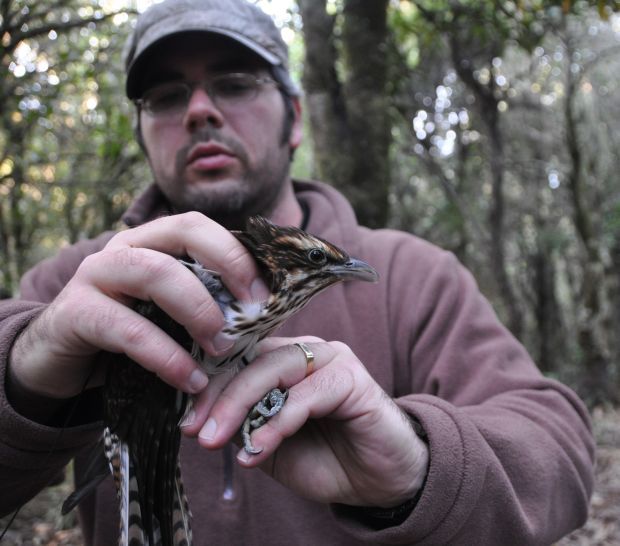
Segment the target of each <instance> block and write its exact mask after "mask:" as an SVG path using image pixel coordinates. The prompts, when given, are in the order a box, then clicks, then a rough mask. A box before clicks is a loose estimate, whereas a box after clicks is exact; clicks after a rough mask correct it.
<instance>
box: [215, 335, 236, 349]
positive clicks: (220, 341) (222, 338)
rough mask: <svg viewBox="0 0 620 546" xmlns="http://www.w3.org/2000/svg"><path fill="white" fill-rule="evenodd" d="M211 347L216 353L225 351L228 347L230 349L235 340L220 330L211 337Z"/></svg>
mask: <svg viewBox="0 0 620 546" xmlns="http://www.w3.org/2000/svg"><path fill="white" fill-rule="evenodd" d="M212 343H213V348H214V349H215V350H216V351H217V352H218V353H225V352H226V351H228V350H229V349H232V346H233V345H234V344H235V340H234V339H232V338H231V337H230V336H229V335H228V334H225V333H224V332H220V333H219V334H217V335H216V336H215V337H214V338H213V342H212Z"/></svg>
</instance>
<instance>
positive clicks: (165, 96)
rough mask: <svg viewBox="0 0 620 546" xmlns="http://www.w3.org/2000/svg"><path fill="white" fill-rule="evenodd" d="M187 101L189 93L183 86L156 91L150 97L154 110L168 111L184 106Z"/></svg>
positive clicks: (149, 100)
mask: <svg viewBox="0 0 620 546" xmlns="http://www.w3.org/2000/svg"><path fill="white" fill-rule="evenodd" d="M186 100H187V91H186V89H185V87H181V86H174V87H166V88H163V89H154V90H153V91H152V92H151V93H150V94H149V96H148V102H149V104H150V107H151V108H152V109H154V110H166V109H168V108H171V107H174V106H178V105H179V104H183V103H185V101H186Z"/></svg>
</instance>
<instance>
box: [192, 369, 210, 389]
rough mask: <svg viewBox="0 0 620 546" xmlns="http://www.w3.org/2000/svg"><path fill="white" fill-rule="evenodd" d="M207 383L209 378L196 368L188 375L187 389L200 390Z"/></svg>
mask: <svg viewBox="0 0 620 546" xmlns="http://www.w3.org/2000/svg"><path fill="white" fill-rule="evenodd" d="M208 383H209V378H208V377H207V375H206V374H205V373H204V372H203V371H202V370H200V369H198V368H196V369H195V370H194V371H193V372H192V373H191V375H190V376H189V390H190V391H192V392H200V391H201V390H202V389H204V388H205V387H206V386H207V384H208Z"/></svg>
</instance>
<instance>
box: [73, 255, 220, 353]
mask: <svg viewBox="0 0 620 546" xmlns="http://www.w3.org/2000/svg"><path fill="white" fill-rule="evenodd" d="M76 277H77V278H78V279H80V280H83V281H84V282H86V283H88V284H89V285H92V286H95V287H96V288H97V289H98V290H100V291H101V292H103V293H104V294H107V295H109V296H110V298H111V299H113V300H118V301H120V302H122V303H125V304H130V299H131V298H137V299H140V300H143V301H153V302H155V304H156V305H157V306H158V307H160V308H161V309H162V310H163V311H164V312H165V313H166V314H167V315H169V316H170V317H171V318H172V319H173V320H175V321H176V322H178V323H179V324H181V325H183V326H184V327H185V328H186V329H187V331H188V332H189V334H190V335H191V337H192V338H193V339H195V340H196V341H197V342H198V343H199V344H200V345H201V346H202V347H203V348H205V349H206V350H208V351H209V353H211V354H213V355H215V354H219V353H221V352H222V351H223V350H225V349H227V348H228V346H229V345H230V341H227V340H222V341H221V342H220V341H219V338H218V337H217V334H218V333H219V332H220V330H221V329H222V327H223V326H224V324H225V322H224V317H223V316H222V313H221V311H220V309H219V307H218V305H217V304H216V303H215V301H214V300H213V298H212V297H211V295H210V294H209V292H208V291H207V290H206V289H205V287H204V286H203V285H202V283H201V282H200V281H199V280H198V278H197V277H196V276H195V275H194V274H193V273H192V272H191V271H190V270H189V269H187V267H185V266H184V265H182V264H181V263H179V261H178V260H176V259H175V258H173V257H171V256H169V255H167V254H163V253H161V252H157V251H154V250H150V249H146V248H131V247H120V248H116V249H108V250H104V251H103V252H101V253H99V254H94V255H92V256H89V257H88V258H86V259H85V260H84V262H83V264H82V266H81V267H80V269H79V270H78V272H77V274H76ZM225 343H226V344H225Z"/></svg>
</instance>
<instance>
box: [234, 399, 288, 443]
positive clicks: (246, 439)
mask: <svg viewBox="0 0 620 546" xmlns="http://www.w3.org/2000/svg"><path fill="white" fill-rule="evenodd" d="M287 396H288V391H287V390H286V389H284V390H280V389H278V388H275V389H271V390H270V391H269V392H268V393H267V394H266V395H265V396H263V398H262V399H261V400H259V401H258V402H257V403H256V404H255V405H254V407H253V408H252V409H251V410H250V413H248V416H247V417H246V418H245V421H244V422H243V426H242V428H241V435H242V436H243V448H244V449H245V450H246V451H247V452H248V453H251V454H253V455H256V454H258V453H260V452H261V451H262V450H263V448H256V447H254V446H253V445H252V439H251V437H250V435H251V434H252V432H253V431H255V430H256V429H257V428H260V427H262V426H263V425H264V424H265V423H266V422H267V421H269V419H271V418H272V417H273V416H274V415H276V414H277V413H279V412H280V410H281V409H282V407H283V406H284V402H286V398H287Z"/></svg>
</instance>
